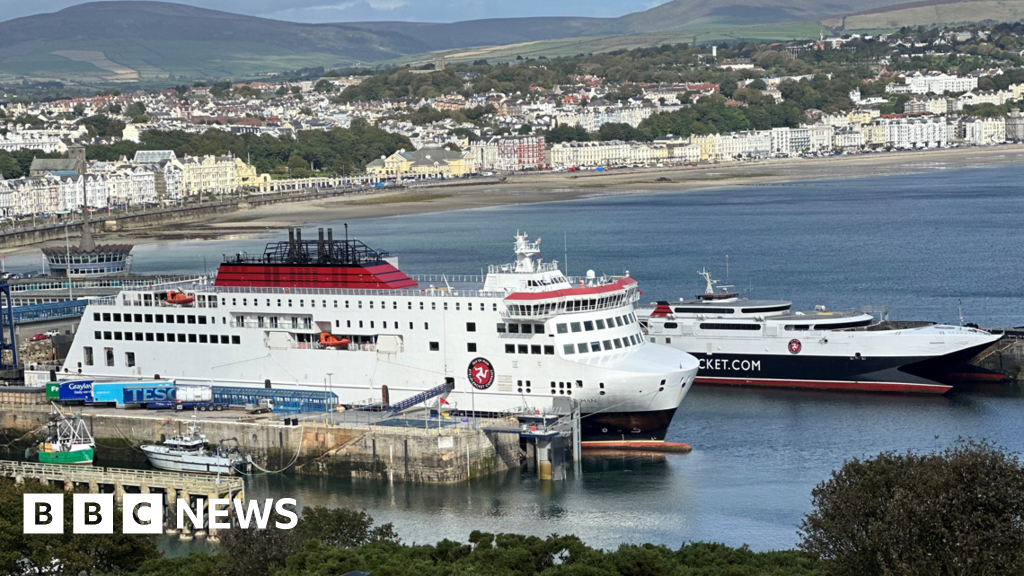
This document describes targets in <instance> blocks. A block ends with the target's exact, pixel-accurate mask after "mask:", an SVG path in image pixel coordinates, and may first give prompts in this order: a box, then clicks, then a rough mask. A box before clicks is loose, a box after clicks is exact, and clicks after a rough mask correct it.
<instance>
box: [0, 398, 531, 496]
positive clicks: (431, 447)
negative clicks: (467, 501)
mask: <svg viewBox="0 0 1024 576" xmlns="http://www.w3.org/2000/svg"><path fill="white" fill-rule="evenodd" d="M74 411H75V412H79V411H80V413H81V414H82V419H83V420H84V421H85V423H86V425H87V426H88V427H89V430H90V431H91V432H92V434H93V437H95V438H96V441H97V448H96V455H97V462H99V463H102V462H103V460H104V459H105V458H106V459H110V460H118V461H136V462H139V463H140V464H142V463H144V462H145V456H144V455H143V454H141V453H140V452H139V451H138V449H137V447H138V446H140V445H143V444H158V443H160V442H163V441H164V440H166V439H167V438H169V437H171V436H174V435H176V434H179V433H182V432H184V431H185V429H186V428H187V426H188V422H189V420H190V416H191V415H183V414H176V413H173V412H170V413H169V412H162V411H160V412H158V411H145V410H125V409H116V408H97V407H91V406H89V407H84V408H75V409H74ZM48 421H49V409H48V407H46V406H31V405H28V406H26V405H10V404H8V405H0V429H2V430H3V431H5V432H7V433H8V434H9V435H13V436H12V437H19V436H23V435H25V434H26V433H27V432H31V431H33V430H40V429H45V425H46V423H47V422H48ZM200 423H201V426H202V430H203V433H204V434H206V436H207V437H208V438H209V439H210V441H211V442H212V443H215V444H216V443H220V442H222V441H223V440H222V439H235V440H236V441H237V443H238V447H239V449H240V450H241V451H242V452H243V453H245V454H247V455H249V456H251V457H252V459H253V461H254V463H255V464H256V466H257V468H256V469H255V470H254V472H256V473H259V472H263V471H271V472H278V471H285V472H288V473H295V474H309V475H324V476H348V477H352V478H363V479H373V480H386V481H391V482H423V483H443V484H448V483H458V482H464V481H466V480H469V479H471V478H476V477H482V476H486V475H489V474H494V473H500V472H504V471H507V470H510V469H515V468H518V467H519V465H520V462H521V460H522V452H521V451H520V449H519V439H518V436H516V435H514V434H499V433H491V432H487V431H486V430H476V429H472V428H470V427H442V428H441V429H437V428H426V429H425V428H423V427H410V426H381V425H376V424H372V423H364V424H355V423H336V422H331V421H329V420H327V419H325V420H324V421H319V422H315V421H313V420H306V421H304V422H301V425H285V424H284V423H282V422H281V421H279V420H271V419H269V418H267V417H252V416H249V415H247V414H245V413H243V412H241V411H235V410H230V411H225V412H219V413H216V414H215V415H214V414H204V415H203V416H201V417H200ZM28 442H29V440H28V439H26V444H27V443H28ZM24 447H25V446H21V448H24ZM153 487H154V484H152V483H150V488H153ZM174 487H175V488H176V489H178V490H182V489H183V488H182V487H181V486H174ZM188 490H189V492H190V493H192V494H206V492H204V491H198V492H197V491H195V490H191V489H188Z"/></svg>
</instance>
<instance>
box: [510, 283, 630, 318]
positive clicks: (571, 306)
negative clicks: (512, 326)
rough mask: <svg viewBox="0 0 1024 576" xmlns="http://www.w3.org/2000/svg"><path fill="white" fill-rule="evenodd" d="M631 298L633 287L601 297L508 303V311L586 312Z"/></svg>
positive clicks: (526, 313) (541, 313)
mask: <svg viewBox="0 0 1024 576" xmlns="http://www.w3.org/2000/svg"><path fill="white" fill-rule="evenodd" d="M632 300H633V289H632V288H630V289H629V290H628V291H626V292H622V293H619V294H612V295H611V296H605V297H603V298H584V299H580V300H568V301H564V302H544V303H540V304H509V305H508V313H509V314H511V315H513V316H547V315H550V314H560V313H565V312H588V311H592V310H607V309H610V308H618V307H619V306H624V305H625V304H627V303H629V302H631V301H632Z"/></svg>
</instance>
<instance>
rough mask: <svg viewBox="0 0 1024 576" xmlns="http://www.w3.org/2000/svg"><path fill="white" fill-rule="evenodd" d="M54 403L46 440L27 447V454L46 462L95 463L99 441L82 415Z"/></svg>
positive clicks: (31, 457) (32, 458) (27, 456)
mask: <svg viewBox="0 0 1024 576" xmlns="http://www.w3.org/2000/svg"><path fill="white" fill-rule="evenodd" d="M50 405H51V406H52V407H53V408H52V411H51V412H50V422H49V423H48V424H47V428H48V434H47V437H46V441H45V442H40V443H39V444H38V445H37V446H33V447H31V448H29V449H28V450H26V451H25V457H26V458H27V459H29V460H33V461H38V462H41V463H44V464H82V465H87V466H91V465H92V461H93V458H94V457H95V453H96V441H95V440H94V439H93V437H92V433H90V432H89V429H88V428H87V427H86V425H85V422H83V421H82V418H81V416H79V415H78V414H75V413H73V412H67V413H65V412H64V411H63V410H62V409H61V408H60V407H59V406H57V405H56V404H53V403H52V402H51V404H50Z"/></svg>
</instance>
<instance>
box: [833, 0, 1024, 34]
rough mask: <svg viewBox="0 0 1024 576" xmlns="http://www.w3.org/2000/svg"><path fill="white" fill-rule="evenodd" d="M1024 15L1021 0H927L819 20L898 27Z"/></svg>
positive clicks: (850, 26)
mask: <svg viewBox="0 0 1024 576" xmlns="http://www.w3.org/2000/svg"><path fill="white" fill-rule="evenodd" d="M1022 18H1024V0H926V1H923V2H913V3H910V4H900V5H898V6H892V7H888V8H884V9H876V10H864V11H862V12H858V13H856V14H851V15H848V16H845V17H843V18H830V19H824V20H822V24H825V25H826V26H830V27H834V28H845V29H847V30H850V29H861V28H899V27H901V26H920V25H924V26H934V25H942V24H959V23H963V22H978V21H981V20H994V21H997V22H1016V21H1018V20H1021V19H1022Z"/></svg>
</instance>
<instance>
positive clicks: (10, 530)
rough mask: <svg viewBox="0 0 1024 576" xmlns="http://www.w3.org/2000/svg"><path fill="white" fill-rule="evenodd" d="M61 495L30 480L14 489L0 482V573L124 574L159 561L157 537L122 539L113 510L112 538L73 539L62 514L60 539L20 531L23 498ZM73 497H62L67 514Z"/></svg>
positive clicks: (118, 515) (68, 518) (69, 520)
mask: <svg viewBox="0 0 1024 576" xmlns="http://www.w3.org/2000/svg"><path fill="white" fill-rule="evenodd" d="M25 493H30V494H32V493H58V494H59V493H61V491H60V490H57V489H55V488H52V487H50V486H48V485H44V484H39V483H37V482H34V481H28V482H25V484H23V485H21V486H16V485H15V484H14V482H12V481H10V480H8V479H6V478H5V479H2V480H0V542H2V543H3V544H2V545H0V574H4V575H8V576H14V575H23V574H29V573H31V574H44V573H51V571H53V569H54V567H59V568H60V570H59V572H60V573H63V574H79V573H96V574H108V575H119V574H127V573H130V572H132V571H134V570H135V568H136V567H138V566H139V565H141V564H142V563H144V562H146V561H147V560H152V559H155V558H158V557H159V556H160V553H159V552H158V551H157V549H156V537H155V536H151V535H144V534H122V526H121V511H120V510H116V511H114V530H113V534H73V533H72V526H71V523H72V517H71V514H70V513H66V514H65V515H64V533H63V534H25V533H24V531H23V526H22V495H23V494H25ZM71 507H72V494H71V493H65V494H64V509H65V510H71Z"/></svg>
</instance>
